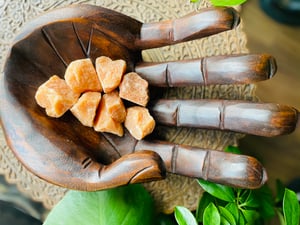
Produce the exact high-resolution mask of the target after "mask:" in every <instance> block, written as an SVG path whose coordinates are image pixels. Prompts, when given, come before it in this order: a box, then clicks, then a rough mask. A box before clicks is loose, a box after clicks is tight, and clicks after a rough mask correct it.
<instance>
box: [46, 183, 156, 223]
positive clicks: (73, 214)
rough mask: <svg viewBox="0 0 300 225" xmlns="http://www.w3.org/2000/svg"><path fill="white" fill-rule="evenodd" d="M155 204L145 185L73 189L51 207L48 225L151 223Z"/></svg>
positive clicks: (47, 220) (47, 219)
mask: <svg viewBox="0 0 300 225" xmlns="http://www.w3.org/2000/svg"><path fill="white" fill-rule="evenodd" d="M153 218H154V204H153V200H152V198H151V196H150V195H149V193H148V192H147V191H146V190H145V189H144V187H143V186H141V185H129V186H124V187H118V188H114V189H109V190H105V191H98V192H79V191H69V192H68V193H67V194H66V195H65V197H64V198H63V199H62V200H61V201H60V202H59V203H58V204H57V205H56V206H55V207H54V208H53V209H52V210H51V212H50V213H49V215H48V217H47V218H46V221H45V222H44V225H74V224H88V225H107V224H123V225H125V224H126V225H140V224H143V225H150V224H152V223H153Z"/></svg>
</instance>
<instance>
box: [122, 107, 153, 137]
mask: <svg viewBox="0 0 300 225" xmlns="http://www.w3.org/2000/svg"><path fill="white" fill-rule="evenodd" d="M124 125H125V127H126V128H127V130H128V131H129V133H130V134H131V135H132V136H133V137H134V138H135V139H137V140H141V139H143V138H144V137H145V136H147V135H148V134H150V133H152V131H153V130H154V127H155V121H154V119H153V117H152V116H151V115H150V113H149V111H148V109H147V108H144V107H141V106H133V107H130V108H128V109H127V115H126V119H125V123H124Z"/></svg>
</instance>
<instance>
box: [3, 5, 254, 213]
mask: <svg viewBox="0 0 300 225" xmlns="http://www.w3.org/2000/svg"><path fill="white" fill-rule="evenodd" d="M75 2H76V3H90V4H95V5H100V6H104V7H107V8H111V9H114V10H117V11H120V12H122V13H124V14H127V15H129V16H132V17H134V18H136V19H138V20H140V21H142V22H151V21H161V20H163V19H170V18H177V17H180V16H184V15H185V14H187V13H189V12H191V11H194V10H198V9H200V8H203V7H207V6H208V3H207V2H206V1H202V2H201V3H200V4H192V3H189V1H186V0H179V1H172V0H160V1H156V0H151V1H146V0H123V1H118V2H117V1H108V0H107V1H105V0H103V1H100V0H92V1H75V0H73V1H72V0H68V1H62V0H60V1H42V0H35V1H25V0H22V1H17V0H12V1H10V2H9V3H8V2H6V1H1V2H0V12H1V15H4V16H2V17H1V18H0V20H1V21H0V26H1V27H0V50H1V51H0V63H1V65H0V66H1V68H2V66H3V62H4V59H5V55H6V54H7V51H8V49H9V45H10V43H11V41H12V39H13V37H14V36H15V34H16V33H17V32H18V31H19V30H20V29H21V28H22V26H23V25H24V24H25V23H26V21H28V20H30V19H31V18H33V17H35V16H37V15H39V14H41V13H43V12H45V11H47V10H50V9H52V8H56V7H61V6H63V5H69V4H71V3H75ZM247 51H248V50H247V48H246V37H245V34H244V32H243V28H242V25H240V26H239V27H238V28H237V29H235V30H233V31H228V32H224V33H222V34H219V35H214V36H212V37H209V38H205V39H202V40H197V41H192V42H187V43H183V44H177V45H175V46H168V47H163V48H160V49H152V50H147V51H145V52H144V53H143V57H144V60H145V61H169V60H179V59H190V58H198V57H203V56H210V55H224V54H232V53H246V52H247ZM1 76H2V75H1ZM253 89H254V86H253V85H236V86H226V85H215V86H207V87H190V88H172V89H169V90H168V91H167V92H166V93H165V95H166V97H169V98H177V97H180V98H210V99H216V98H221V99H249V100H252V99H253V95H254V94H253ZM160 130H161V134H160V135H161V137H162V138H163V139H165V138H166V139H169V140H171V141H173V142H176V143H184V144H189V145H193V146H199V147H202V148H210V149H216V150H222V149H223V148H224V147H225V146H227V145H229V144H236V143H237V140H238V138H239V137H240V135H238V134H234V133H230V132H221V131H207V130H199V129H187V128H178V129H177V128H166V127H161V128H160ZM0 143H1V146H0V173H2V174H4V175H5V177H6V179H7V180H8V181H9V182H10V183H15V184H16V185H17V186H18V188H19V189H20V190H21V191H22V192H24V193H26V194H28V195H29V196H31V197H32V198H33V199H35V200H37V201H41V202H43V203H44V205H45V206H46V207H47V208H49V209H50V208H52V207H53V206H54V205H55V204H56V203H57V202H58V201H59V200H60V199H61V198H62V197H63V195H64V194H65V192H66V191H67V190H66V189H63V188H60V187H57V186H53V185H51V184H49V183H47V182H45V181H43V180H40V179H39V178H38V177H36V176H34V175H33V174H31V173H29V172H28V171H27V170H26V169H25V168H24V167H23V166H22V165H21V164H20V163H19V162H18V160H17V159H16V158H15V157H14V155H13V154H12V152H11V151H10V149H9V148H8V147H7V145H6V143H5V140H4V136H3V134H2V131H1V133H0ZM145 186H146V187H147V189H148V190H149V191H150V192H151V193H152V195H153V196H154V197H155V199H156V202H157V207H158V208H159V209H160V210H163V211H165V212H170V211H172V209H173V207H174V206H175V205H185V206H186V207H188V208H190V209H195V208H196V206H197V204H198V199H199V196H200V194H201V189H200V188H199V186H198V185H197V183H196V181H195V180H194V179H190V178H186V177H181V176H177V175H171V174H170V175H168V177H167V179H166V180H163V181H159V182H152V183H148V184H145Z"/></svg>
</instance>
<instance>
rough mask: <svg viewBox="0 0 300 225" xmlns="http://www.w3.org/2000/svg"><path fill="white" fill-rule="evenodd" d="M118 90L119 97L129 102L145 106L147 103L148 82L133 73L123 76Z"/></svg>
mask: <svg viewBox="0 0 300 225" xmlns="http://www.w3.org/2000/svg"><path fill="white" fill-rule="evenodd" d="M119 89H120V97H121V98H123V99H126V100H128V101H130V102H133V103H136V104H138V105H141V106H146V105H147V103H148V101H149V91H148V82H147V81H146V80H144V79H143V78H141V77H140V76H139V75H138V74H137V73H135V72H131V73H127V74H125V75H124V76H123V80H122V82H121V84H120V86H119Z"/></svg>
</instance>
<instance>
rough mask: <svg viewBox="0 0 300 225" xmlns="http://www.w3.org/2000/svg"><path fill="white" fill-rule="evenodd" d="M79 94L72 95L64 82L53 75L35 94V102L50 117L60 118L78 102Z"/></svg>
mask: <svg viewBox="0 0 300 225" xmlns="http://www.w3.org/2000/svg"><path fill="white" fill-rule="evenodd" d="M78 98H79V94H78V93H74V92H73V91H72V89H71V88H70V87H69V86H68V85H67V83H66V82H65V80H63V79H61V78H59V77H58V76H57V75H53V76H52V77H50V78H49V80H48V81H46V82H45V83H43V84H42V85H41V86H40V87H39V88H38V90H37V92H36V94H35V100H36V102H37V103H38V105H40V106H41V107H43V108H45V109H46V113H47V115H48V116H51V117H60V116H62V115H63V114H64V113H65V112H66V111H67V110H69V109H70V108H71V107H72V106H73V105H74V104H75V103H76V101H77V100H78Z"/></svg>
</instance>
